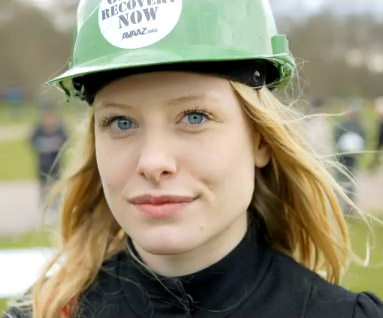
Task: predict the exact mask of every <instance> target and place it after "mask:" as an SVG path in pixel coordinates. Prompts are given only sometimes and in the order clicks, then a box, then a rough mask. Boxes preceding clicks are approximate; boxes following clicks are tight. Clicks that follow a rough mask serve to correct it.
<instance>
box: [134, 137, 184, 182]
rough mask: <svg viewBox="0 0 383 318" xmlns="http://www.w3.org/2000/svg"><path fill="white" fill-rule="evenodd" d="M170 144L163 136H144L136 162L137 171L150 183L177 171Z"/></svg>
mask: <svg viewBox="0 0 383 318" xmlns="http://www.w3.org/2000/svg"><path fill="white" fill-rule="evenodd" d="M171 150H172V149H171V145H170V142H169V139H168V138H164V136H162V137H161V136H159V135H157V136H155V137H153V136H151V137H147V138H146V142H145V144H144V145H143V146H142V148H141V152H140V157H139V160H138V163H137V172H138V173H139V174H140V175H142V176H143V177H145V178H146V179H147V180H149V181H150V182H152V183H159V182H160V181H161V180H164V179H166V178H168V177H170V176H172V175H175V173H176V172H177V162H176V160H175V158H174V156H173V155H172V151H171Z"/></svg>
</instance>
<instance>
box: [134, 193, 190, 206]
mask: <svg viewBox="0 0 383 318" xmlns="http://www.w3.org/2000/svg"><path fill="white" fill-rule="evenodd" d="M193 200H194V198H193V197H189V196H179V195H158V196H155V195H150V194H144V195H140V196H137V197H134V198H132V199H130V200H129V201H130V203H132V204H152V205H157V204H166V203H189V202H191V201H193Z"/></svg>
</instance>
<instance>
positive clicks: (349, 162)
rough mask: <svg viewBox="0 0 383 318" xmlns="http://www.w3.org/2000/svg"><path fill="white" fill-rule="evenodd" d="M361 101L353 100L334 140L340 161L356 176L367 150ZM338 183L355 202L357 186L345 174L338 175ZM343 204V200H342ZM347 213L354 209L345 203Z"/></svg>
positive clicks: (338, 126)
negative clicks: (361, 119) (361, 114)
mask: <svg viewBox="0 0 383 318" xmlns="http://www.w3.org/2000/svg"><path fill="white" fill-rule="evenodd" d="M359 115H360V101H359V100H357V99H352V100H351V101H350V102H349V104H348V109H347V111H346V114H345V118H344V120H342V121H341V122H340V123H338V124H337V125H336V127H335V132H334V138H335V148H336V153H337V156H338V161H339V162H340V163H341V164H342V165H343V167H344V168H345V169H346V170H347V173H349V174H350V175H352V176H353V177H354V176H355V173H356V170H357V165H358V159H359V157H360V155H361V152H362V151H363V150H364V148H365V143H366V137H365V131H364V129H363V127H362V124H361V122H360V118H359ZM337 177H338V182H339V183H340V185H341V186H342V187H343V188H344V190H345V192H346V193H347V195H348V197H349V198H350V199H351V200H352V201H353V202H354V201H355V197H356V193H355V191H356V188H355V184H354V183H353V182H352V181H351V180H350V179H349V178H347V177H346V176H345V175H344V174H343V173H340V172H338V173H337ZM342 202H343V200H342ZM343 204H344V211H345V213H352V212H353V208H352V207H351V206H349V205H347V204H346V202H343Z"/></svg>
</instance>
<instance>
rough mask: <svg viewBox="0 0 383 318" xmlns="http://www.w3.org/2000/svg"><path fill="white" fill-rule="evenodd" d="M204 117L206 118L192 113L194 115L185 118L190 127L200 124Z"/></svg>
mask: <svg viewBox="0 0 383 318" xmlns="http://www.w3.org/2000/svg"><path fill="white" fill-rule="evenodd" d="M204 117H206V116H205V115H204V114H201V113H198V112H194V113H190V114H188V115H187V118H188V120H189V122H190V123H191V124H192V125H199V124H201V123H202V121H203V119H204Z"/></svg>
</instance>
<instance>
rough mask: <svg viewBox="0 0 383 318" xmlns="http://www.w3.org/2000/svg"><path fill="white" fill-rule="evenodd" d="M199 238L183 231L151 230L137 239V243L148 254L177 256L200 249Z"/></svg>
mask: <svg viewBox="0 0 383 318" xmlns="http://www.w3.org/2000/svg"><path fill="white" fill-rule="evenodd" d="M197 241H198V238H195V237H193V235H192V234H191V233H190V232H188V231H185V230H182V229H176V230H174V229H172V230H170V229H151V230H147V231H146V233H143V235H140V237H139V238H136V240H135V242H136V243H137V244H138V245H139V246H140V247H141V248H142V249H143V250H145V251H146V252H147V253H150V254H154V255H175V254H182V253H186V252H188V251H190V250H193V249H195V248H196V247H198V245H199V242H197Z"/></svg>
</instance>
